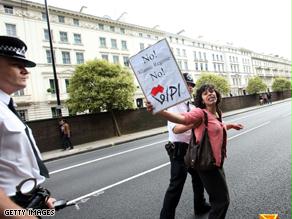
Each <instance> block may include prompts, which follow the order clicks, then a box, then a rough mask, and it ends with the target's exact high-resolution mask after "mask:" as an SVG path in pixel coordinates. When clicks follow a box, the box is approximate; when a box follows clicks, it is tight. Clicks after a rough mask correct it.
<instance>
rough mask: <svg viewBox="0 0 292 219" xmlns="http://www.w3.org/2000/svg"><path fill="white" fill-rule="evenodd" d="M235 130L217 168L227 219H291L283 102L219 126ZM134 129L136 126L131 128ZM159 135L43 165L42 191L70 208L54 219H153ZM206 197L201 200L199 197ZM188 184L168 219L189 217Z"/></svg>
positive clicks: (162, 155) (164, 163)
mask: <svg viewBox="0 0 292 219" xmlns="http://www.w3.org/2000/svg"><path fill="white" fill-rule="evenodd" d="M224 122H225V123H228V122H238V123H242V124H243V125H244V126H245V128H244V129H243V130H241V131H234V130H231V131H228V144H227V159H226V160H225V163H224V169H225V174H226V178H227V184H228V186H229V193H230V206H229V210H228V213H227V217H226V218H227V219H238V218H248V219H249V218H250V219H253V218H258V214H261V213H277V214H279V217H280V218H281V219H286V218H291V102H290V101H288V102H284V103H281V104H275V105H272V106H269V107H264V108H260V109H257V110H253V111H249V112H246V113H242V114H238V115H234V116H230V117H226V118H224ZM137 125H138V124H137ZM166 141H167V134H161V135H157V136H153V137H148V138H144V139H141V140H137V141H133V142H129V143H125V144H121V145H118V146H114V147H110V148H104V149H101V150H96V151H91V152H88V153H84V154H78V155H74V156H71V157H66V158H62V159H59V160H55V161H50V162H46V165H47V167H48V168H49V171H50V174H51V178H50V179H48V180H47V182H46V184H45V186H46V187H47V188H48V189H50V190H51V192H52V194H53V196H54V197H56V198H57V199H66V200H77V201H78V208H75V207H68V208H66V209H64V210H61V211H59V212H57V213H56V216H55V218H60V219H63V218H64V219H65V218H76V219H80V218H82V219H90V218H98V219H100V218H105V219H113V218H119V219H132V218H139V219H143V218H145V219H146V218H151V219H152V218H159V213H160V209H161V206H162V202H163V197H164V194H165V191H166V189H167V186H168V181H169V176H170V174H169V160H168V157H167V154H166V151H165V149H164V144H165V143H166ZM206 196H207V194H206ZM192 199H193V195H192V189H191V180H190V177H188V178H187V181H186V185H185V188H184V191H183V194H182V197H181V200H180V202H179V205H178V207H177V213H176V215H177V216H176V218H178V219H180V218H187V219H191V218H198V219H203V218H207V215H204V216H201V217H195V216H194V214H193V200H192Z"/></svg>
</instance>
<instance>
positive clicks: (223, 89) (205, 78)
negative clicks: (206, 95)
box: [196, 73, 230, 94]
mask: <svg viewBox="0 0 292 219" xmlns="http://www.w3.org/2000/svg"><path fill="white" fill-rule="evenodd" d="M203 84H212V85H214V86H215V87H216V89H217V90H218V91H219V92H220V93H221V94H228V93H229V91H230V86H229V84H228V81H227V80H226V79H225V78H224V77H222V76H220V75H216V74H212V73H203V74H201V76H200V77H199V79H198V80H197V81H196V87H197V88H199V87H201V86H202V85H203Z"/></svg>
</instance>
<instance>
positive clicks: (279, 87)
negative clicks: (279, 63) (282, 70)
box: [272, 78, 291, 91]
mask: <svg viewBox="0 0 292 219" xmlns="http://www.w3.org/2000/svg"><path fill="white" fill-rule="evenodd" d="M272 89H273V91H284V90H290V89H291V81H289V80H287V79H286V78H275V80H274V82H273V84H272Z"/></svg>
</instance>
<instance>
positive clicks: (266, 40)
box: [31, 0, 291, 60]
mask: <svg viewBox="0 0 292 219" xmlns="http://www.w3.org/2000/svg"><path fill="white" fill-rule="evenodd" d="M31 1H34V2H38V3H42V4H43V3H44V0H31ZM47 3H48V5H52V6H56V7H60V8H65V9H68V10H73V11H79V10H80V8H81V7H82V6H86V7H87V8H84V9H83V13H86V14H91V15H95V16H99V17H103V16H107V17H108V16H109V17H110V18H111V19H113V20H115V19H117V18H118V17H119V16H120V15H121V14H123V13H124V12H125V13H124V15H123V16H122V17H121V20H120V21H123V22H127V23H131V24H136V25H141V26H146V27H150V28H152V27H154V26H156V25H159V26H158V27H157V28H158V29H160V30H163V31H167V32H171V33H177V32H179V31H181V30H184V32H182V33H181V35H184V36H187V37H190V38H193V39H201V40H206V41H210V42H213V43H216V42H217V43H224V44H226V43H227V42H228V43H232V44H233V45H234V46H236V47H244V48H246V49H250V50H252V51H255V52H259V53H264V54H274V55H279V56H282V57H284V58H287V59H289V60H291V0H178V1H177V0H172V1H166V0H143V1H142V0H102V1H96V0H47Z"/></svg>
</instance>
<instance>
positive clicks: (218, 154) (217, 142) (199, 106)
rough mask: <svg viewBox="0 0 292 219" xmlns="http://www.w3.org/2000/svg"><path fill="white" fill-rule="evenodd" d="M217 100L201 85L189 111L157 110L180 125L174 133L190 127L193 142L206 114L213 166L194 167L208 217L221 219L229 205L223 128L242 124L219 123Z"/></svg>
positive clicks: (199, 135)
mask: <svg viewBox="0 0 292 219" xmlns="http://www.w3.org/2000/svg"><path fill="white" fill-rule="evenodd" d="M220 101H221V95H220V93H219V92H218V91H217V90H216V89H215V88H214V86H213V85H210V84H205V85H202V86H201V87H200V88H199V89H198V90H197V92H196V97H195V106H196V108H194V109H192V110H191V111H190V112H187V113H182V114H176V113H171V112H168V111H166V110H163V111H160V112H159V113H158V114H159V115H160V116H162V117H164V118H166V119H167V120H169V121H171V122H174V123H178V124H182V125H180V127H177V133H179V132H181V131H185V129H190V128H194V129H195V136H196V139H197V141H199V140H200V139H201V138H202V136H203V131H204V129H205V124H204V112H205V113H206V114H207V118H208V135H209V138H210V143H211V147H212V152H213V156H214V158H215V166H214V168H212V169H210V170H197V172H198V174H199V176H200V178H201V180H202V182H203V185H204V187H205V189H206V191H207V193H208V195H209V201H210V204H211V210H210V213H209V219H224V218H225V215H226V213H227V209H228V206H229V193H228V187H227V184H226V179H225V173H224V169H223V163H224V158H225V157H226V139H227V137H226V130H229V129H235V130H240V129H242V128H243V125H241V124H238V123H232V124H224V123H223V122H222V112H221V110H220V108H219V103H220ZM146 105H147V110H148V111H149V112H152V111H153V106H152V104H151V103H150V102H148V103H147V104H146ZM174 131H175V130H174Z"/></svg>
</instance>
